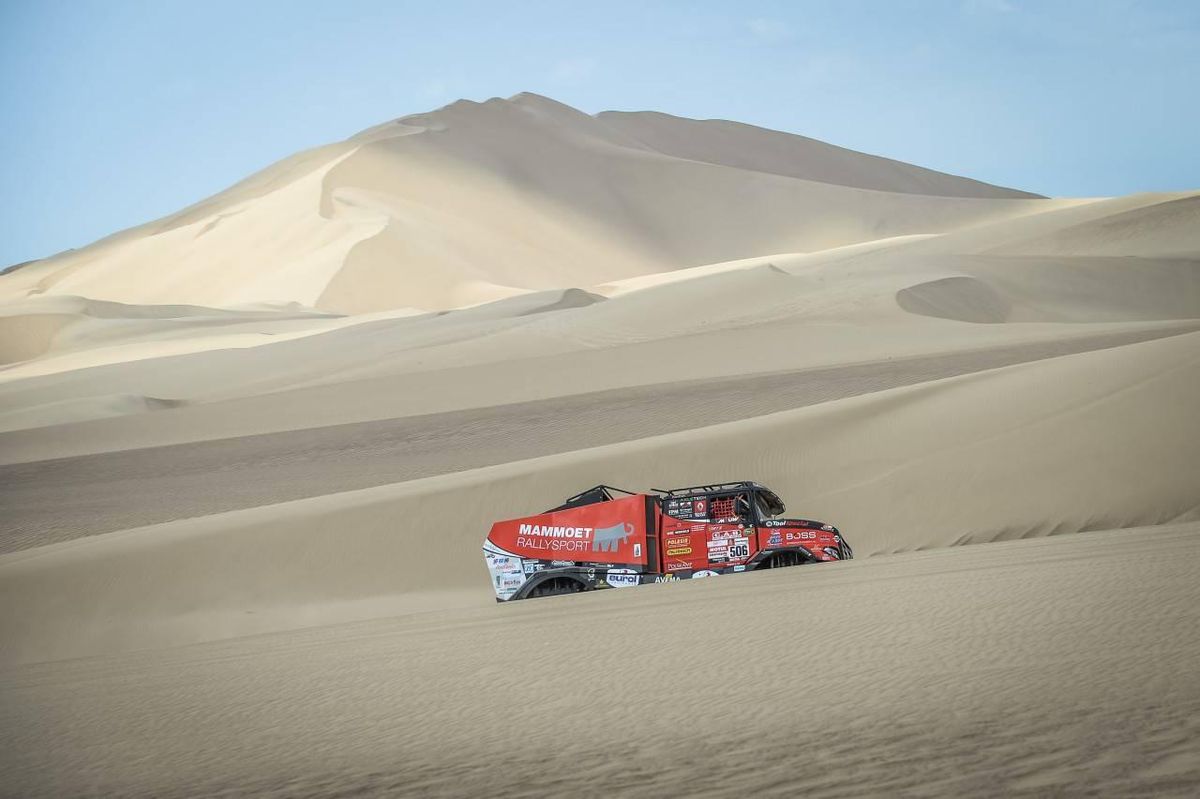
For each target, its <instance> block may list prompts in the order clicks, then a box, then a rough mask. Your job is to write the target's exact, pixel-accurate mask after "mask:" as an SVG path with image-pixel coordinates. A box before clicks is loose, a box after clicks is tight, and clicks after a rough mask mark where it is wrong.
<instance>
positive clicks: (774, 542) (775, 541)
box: [767, 530, 783, 547]
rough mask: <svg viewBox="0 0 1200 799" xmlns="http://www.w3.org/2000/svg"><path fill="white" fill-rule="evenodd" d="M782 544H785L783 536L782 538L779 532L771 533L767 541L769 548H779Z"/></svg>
mask: <svg viewBox="0 0 1200 799" xmlns="http://www.w3.org/2000/svg"><path fill="white" fill-rule="evenodd" d="M782 543H783V536H781V535H780V534H779V531H778V530H776V531H775V532H773V533H771V537H770V538H768V539H767V546H769V547H777V546H779V545H780V544H782Z"/></svg>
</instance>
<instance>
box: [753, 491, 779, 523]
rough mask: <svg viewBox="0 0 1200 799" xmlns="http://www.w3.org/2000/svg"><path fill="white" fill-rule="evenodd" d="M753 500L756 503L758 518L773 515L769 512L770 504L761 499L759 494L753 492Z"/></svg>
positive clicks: (766, 517) (768, 517)
mask: <svg viewBox="0 0 1200 799" xmlns="http://www.w3.org/2000/svg"><path fill="white" fill-rule="evenodd" d="M754 501H755V503H756V504H757V505H758V517H759V518H760V519H770V518H772V517H773V516H774V515H775V514H774V513H771V506H770V504H769V503H768V502H767V501H766V500H765V499H763V497H762V495H761V494H755V495H754Z"/></svg>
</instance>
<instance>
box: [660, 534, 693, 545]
mask: <svg viewBox="0 0 1200 799" xmlns="http://www.w3.org/2000/svg"><path fill="white" fill-rule="evenodd" d="M666 543H667V546H669V547H686V546H687V545H688V544H690V543H691V539H689V538H688V537H687V536H683V537H682V538H668V539H667V542H666Z"/></svg>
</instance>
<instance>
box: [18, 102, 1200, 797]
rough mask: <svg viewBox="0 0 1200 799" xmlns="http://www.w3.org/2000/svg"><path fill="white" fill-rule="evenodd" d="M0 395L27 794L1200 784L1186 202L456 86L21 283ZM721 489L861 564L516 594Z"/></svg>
mask: <svg viewBox="0 0 1200 799" xmlns="http://www.w3.org/2000/svg"><path fill="white" fill-rule="evenodd" d="M0 364H2V365H0V509H2V510H0V513H2V515H0V520H2V521H0V532H2V533H3V535H2V536H0V640H2V641H3V644H4V646H3V647H2V648H0V691H2V696H3V699H2V702H0V717H2V718H3V722H2V724H0V736H2V740H0V743H3V748H2V751H3V752H4V754H3V756H0V785H3V786H4V788H3V792H4V793H6V794H10V795H20V796H29V795H62V794H80V793H92V794H125V795H156V796H165V795H196V794H218V795H243V794H246V793H251V792H254V793H266V794H275V795H328V794H347V795H351V794H357V793H367V794H394V793H397V792H403V791H406V790H407V791H408V792H414V793H418V792H420V793H428V794H441V795H460V794H464V793H471V794H479V793H487V792H490V793H493V794H499V795H507V794H515V795H522V794H525V795H545V794H546V793H557V792H565V791H568V790H578V789H582V790H583V791H584V792H585V793H587V792H593V793H605V794H611V793H612V792H613V791H618V790H619V791H629V792H633V793H645V794H649V793H662V792H664V791H669V792H681V791H684V792H687V793H695V794H702V795H703V794H708V795H723V794H729V793H734V792H738V793H741V792H744V791H746V790H753V791H759V792H766V793H769V794H772V795H794V794H796V793H797V792H807V793H812V794H817V795H848V794H885V793H893V794H894V793H896V792H901V793H940V794H959V795H961V794H965V793H970V794H1013V793H1029V794H1037V795H1044V794H1047V793H1050V794H1055V793H1069V794H1077V793H1088V792H1101V793H1117V794H1122V795H1136V794H1143V795H1171V794H1178V795H1188V794H1191V793H1194V791H1195V790H1196V789H1197V786H1200V756H1198V755H1197V753H1198V752H1200V729H1197V722H1196V719H1197V718H1200V712H1198V711H1200V678H1198V677H1197V672H1196V670H1195V668H1194V664H1195V663H1196V662H1197V661H1198V660H1200V635H1198V634H1197V630H1200V625H1197V615H1196V614H1197V612H1198V611H1197V608H1198V607H1200V605H1198V604H1197V600H1200V596H1198V595H1197V585H1200V581H1198V580H1196V579H1195V575H1196V573H1197V567H1200V537H1198V535H1200V527H1197V525H1198V524H1200V435H1198V432H1197V412H1196V409H1197V408H1200V192H1189V193H1174V194H1142V195H1134V196H1129V197H1117V198H1085V199H1050V198H1043V197H1038V196H1037V195H1034V194H1031V193H1028V192H1023V191H1020V190H1016V189H1008V188H1003V187H997V186H991V185H989V184H986V183H981V182H978V181H975V180H970V179H967V178H961V177H957V176H952V175H946V174H943V173H938V172H934V171H931V170H927V169H922V168H920V167H916V166H912V165H908V164H902V163H899V162H895V161H890V160H888V159H884V158H878V157H876V156H870V155H865V154H862V153H855V152H853V151H849V150H844V149H842V148H838V147H835V146H833V145H829V144H825V143H823V142H818V141H814V140H811V139H806V138H804V137H800V136H793V135H790V134H784V133H779V132H775V131H766V130H763V129H760V128H754V127H751V126H747V125H741V124H737V123H733V122H727V121H720V120H703V121H697V120H686V119H680V118H677V117H671V116H667V115H663V114H657V113H648V112H647V113H613V112H606V113H602V114H598V115H596V116H589V115H587V114H583V113H581V112H578V111H576V110H574V109H571V108H569V107H567V106H564V105H561V104H559V103H556V102H554V101H552V100H549V99H547V98H543V97H538V96H536V95H528V94H523V95H517V96H516V97H513V98H510V99H508V100H501V99H493V100H489V101H487V102H485V103H471V102H467V101H462V102H459V103H455V104H452V105H450V106H447V107H446V108H443V109H439V110H437V111H433V112H429V113H426V114H419V115H414V116H409V117H403V118H401V119H399V120H395V121H392V122H388V123H385V124H383V125H380V126H378V127H376V128H373V129H371V130H368V131H364V132H363V133H361V134H359V135H357V136H354V137H352V138H350V139H348V140H346V141H345V142H341V143H337V144H333V145H329V146H327V147H324V148H319V149H317V150H314V151H310V152H307V153H302V154H299V155H297V156H295V157H293V158H290V159H287V160H285V161H283V162H280V163H279V164H276V165H274V166H271V167H269V168H267V169H266V170H264V171H263V172H260V173H259V174H257V175H255V176H252V177H251V178H249V179H247V180H246V181H243V182H242V183H240V184H238V185H236V186H234V187H232V188H230V189H229V190H227V191H225V192H223V193H221V194H219V195H216V196H215V197H213V198H210V199H208V200H205V201H203V202H201V203H198V204H196V205H194V206H192V207H190V208H188V209H185V210H183V211H181V212H179V213H178V214H175V215H173V216H171V217H167V218H165V219H163V220H158V221H156V222H151V223H148V224H146V225H143V226H141V227H138V228H134V229H131V230H128V231H124V232H121V233H117V234H114V235H113V236H110V237H109V238H107V239H104V240H102V241H99V242H97V243H95V244H93V245H90V246H89V247H85V248H82V249H80V250H77V251H71V252H67V253H64V254H61V255H59V256H55V257H53V258H49V259H46V260H44V261H36V262H32V263H29V264H24V265H21V266H20V267H18V268H14V269H11V270H9V271H8V272H6V273H4V274H3V275H0ZM729 479H754V480H758V481H760V482H763V483H765V484H767V485H769V486H771V487H772V488H773V489H775V490H776V491H777V492H778V493H779V494H780V495H781V496H783V497H784V498H785V500H786V501H787V502H788V505H789V509H790V510H791V511H792V512H793V513H795V514H801V515H804V516H808V517H812V518H822V519H828V520H831V521H833V522H835V523H836V524H837V525H838V526H839V528H841V529H842V530H843V532H844V533H845V534H846V536H847V537H848V538H849V540H850V541H851V543H852V544H853V545H854V547H855V551H856V555H857V558H856V560H854V561H852V562H847V563H841V564H831V565H820V566H814V567H806V568H799V569H787V570H780V571H777V572H773V573H763V574H751V575H736V576H733V575H731V576H728V577H722V578H721V579H720V580H712V581H706V582H705V583H696V584H690V583H689V584H678V585H672V584H668V585H659V586H645V587H642V588H639V589H637V590H634V591H626V592H601V593H597V594H595V595H585V596H581V597H565V598H553V599H546V600H538V601H536V602H528V603H517V604H513V605H497V604H496V603H495V602H494V601H493V595H492V594H491V591H490V588H489V582H488V577H487V572H486V570H485V568H484V565H483V560H482V557H481V556H480V551H479V547H480V545H481V543H482V539H483V536H484V534H485V533H486V531H487V528H488V526H489V524H490V522H491V521H493V520H495V519H498V518H506V517H511V516H516V515H523V514H526V513H529V512H533V511H539V510H541V509H543V508H546V507H550V506H552V505H554V504H557V503H558V502H559V501H561V499H562V498H563V497H564V496H567V495H569V494H572V493H575V492H576V491H578V490H580V489H582V488H586V487H587V486H590V485H594V484H596V483H600V482H604V483H609V484H613V485H617V486H621V487H625V488H631V489H646V488H649V487H650V486H662V487H668V486H670V485H685V484H694V483H701V482H711V481H719V480H729ZM756 764H758V766H757V767H754V766H755V765H756Z"/></svg>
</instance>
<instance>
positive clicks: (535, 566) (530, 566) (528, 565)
mask: <svg viewBox="0 0 1200 799" xmlns="http://www.w3.org/2000/svg"><path fill="white" fill-rule="evenodd" d="M542 568H543V567H542V564H540V563H537V562H536V561H525V573H526V574H533V573H534V572H535V571H538V570H540V569H542Z"/></svg>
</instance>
